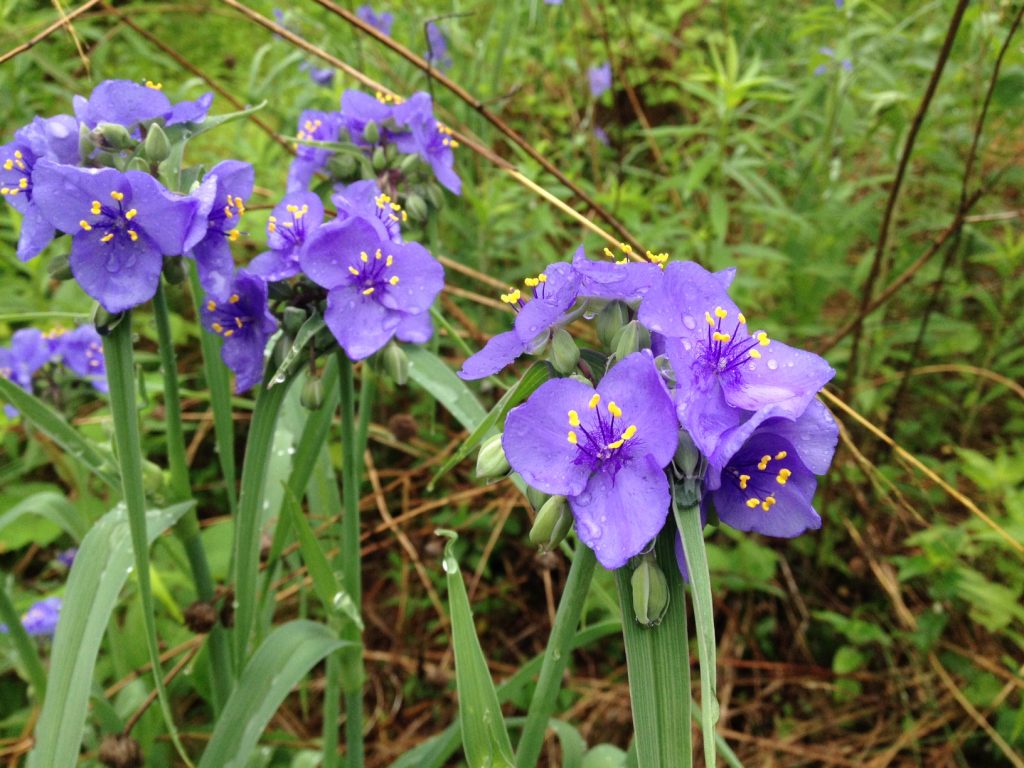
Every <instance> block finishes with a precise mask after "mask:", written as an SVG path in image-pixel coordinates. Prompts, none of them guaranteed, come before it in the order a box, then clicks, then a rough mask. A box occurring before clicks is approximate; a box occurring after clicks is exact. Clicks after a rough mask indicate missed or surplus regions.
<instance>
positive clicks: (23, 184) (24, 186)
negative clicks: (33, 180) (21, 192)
mask: <svg viewBox="0 0 1024 768" xmlns="http://www.w3.org/2000/svg"><path fill="white" fill-rule="evenodd" d="M18 186H19V187H21V188H22V189H28V179H26V178H21V179H19V180H18Z"/></svg>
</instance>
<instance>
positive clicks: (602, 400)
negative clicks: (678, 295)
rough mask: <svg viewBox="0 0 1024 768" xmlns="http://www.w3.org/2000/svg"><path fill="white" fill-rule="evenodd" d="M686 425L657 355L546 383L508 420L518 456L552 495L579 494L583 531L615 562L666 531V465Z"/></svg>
mask: <svg viewBox="0 0 1024 768" xmlns="http://www.w3.org/2000/svg"><path fill="white" fill-rule="evenodd" d="M678 433H679V425H678V422H677V421H676V418H675V412H674V409H673V406H672V399H671V398H670V397H669V394H668V392H667V391H666V389H665V386H664V384H662V382H661V378H660V377H659V375H658V372H657V369H656V368H655V366H654V361H653V359H652V358H651V356H650V354H648V353H644V352H637V353H635V354H632V355H629V356H628V357H626V358H625V359H623V360H622V361H621V362H620V363H618V364H617V365H616V366H615V367H614V368H612V369H611V371H610V372H609V373H608V375H607V376H605V377H604V378H603V379H602V380H601V382H600V383H599V384H598V385H597V389H596V391H595V390H594V388H593V387H591V386H590V385H589V384H585V383H583V382H581V381H577V380H575V379H555V380H552V381H547V382H545V383H544V384H542V385H541V386H540V387H539V388H538V389H537V391H536V392H534V393H533V394H532V395H531V396H530V397H529V399H528V400H527V401H526V402H525V403H524V404H522V405H520V406H518V407H516V408H514V409H512V411H511V412H510V413H509V415H508V419H507V420H506V422H505V432H504V436H503V438H502V444H503V445H504V447H505V454H506V455H507V456H508V461H509V464H511V465H512V468H513V469H514V470H515V471H517V472H519V473H520V474H521V475H522V476H523V479H524V480H526V482H527V483H528V484H529V485H531V486H532V487H534V488H536V489H537V490H540V491H543V492H544V493H551V494H558V495H561V496H565V497H567V498H568V499H569V505H570V507H571V508H572V512H573V516H574V517H575V519H576V528H577V531H578V533H579V536H580V539H581V540H582V541H583V543H585V544H586V545H587V546H588V547H590V548H591V549H593V550H594V553H595V554H596V555H597V559H598V560H599V561H600V563H601V564H602V565H603V566H604V567H605V568H608V569H614V568H619V567H621V566H623V565H625V564H626V562H627V561H628V560H629V558H630V557H633V556H635V555H637V554H639V553H640V552H641V551H643V549H644V548H645V547H646V546H647V544H648V543H649V542H650V541H651V540H652V539H653V538H654V537H655V536H657V535H658V531H660V530H661V529H662V526H664V524H665V519H666V517H667V516H668V509H669V486H668V479H667V478H666V477H665V472H664V468H665V467H666V466H667V465H668V463H669V462H670V461H671V460H672V455H673V454H674V453H675V450H676V444H677V442H678Z"/></svg>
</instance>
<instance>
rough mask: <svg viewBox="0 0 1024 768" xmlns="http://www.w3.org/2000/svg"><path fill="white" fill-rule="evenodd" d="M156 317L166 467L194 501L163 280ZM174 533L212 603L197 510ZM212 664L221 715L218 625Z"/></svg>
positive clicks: (175, 487) (177, 492)
mask: <svg viewBox="0 0 1024 768" xmlns="http://www.w3.org/2000/svg"><path fill="white" fill-rule="evenodd" d="M153 314H154V316H155V318H156V335H157V340H158V342H159V346H160V368H161V370H162V372H163V377H164V423H165V424H166V429H167V464H168V467H169V469H170V473H171V501H172V502H178V501H186V500H188V499H191V498H192V484H191V482H189V472H188V461H187V459H186V454H185V430H184V428H183V426H182V420H181V393H180V390H179V387H178V362H177V359H176V358H175V355H174V340H173V338H172V337H171V322H170V311H169V310H168V307H167V295H166V293H165V292H164V285H163V281H161V282H160V285H159V286H158V287H157V289H156V295H155V296H154V297H153ZM174 533H175V534H176V535H177V536H178V538H179V539H180V540H181V543H182V545H183V546H184V548H185V554H186V556H187V557H188V562H189V566H190V567H191V569H192V579H193V581H194V582H195V585H196V594H197V595H198V597H199V599H200V600H205V601H208V602H209V601H212V600H213V596H214V590H213V577H212V576H211V575H210V564H209V561H208V560H207V559H206V550H205V549H203V541H202V538H201V537H200V533H199V518H198V516H197V515H196V511H195V508H194V507H193V508H192V509H189V510H188V512H186V513H185V514H184V515H182V517H181V519H180V520H179V521H178V523H177V524H176V525H175V526H174ZM210 656H211V658H210V664H211V666H212V667H213V681H212V682H213V684H212V686H211V694H212V704H213V710H214V712H215V713H219V712H220V710H221V707H222V706H223V704H224V702H225V701H226V700H227V697H228V693H229V692H230V690H231V679H230V674H231V657H230V655H229V654H228V646H227V642H226V640H225V637H224V632H223V630H222V629H221V627H219V626H216V627H214V628H213V631H212V632H211V633H210Z"/></svg>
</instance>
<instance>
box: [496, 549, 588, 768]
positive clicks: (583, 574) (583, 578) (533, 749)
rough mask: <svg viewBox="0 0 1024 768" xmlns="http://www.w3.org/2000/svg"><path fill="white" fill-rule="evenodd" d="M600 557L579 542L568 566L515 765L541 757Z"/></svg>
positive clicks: (526, 767) (524, 766) (525, 766)
mask: <svg viewBox="0 0 1024 768" xmlns="http://www.w3.org/2000/svg"><path fill="white" fill-rule="evenodd" d="M596 562H597V560H596V559H595V557H594V552H593V551H592V550H591V549H590V547H588V546H586V545H585V544H583V543H582V542H580V543H579V544H578V545H577V546H576V551H575V553H574V555H573V558H572V565H571V566H570V567H569V576H568V578H567V579H566V582H565V589H564V591H563V592H562V598H561V600H560V601H559V603H558V612H557V613H556V614H555V623H554V626H552V627H551V636H550V637H549V638H548V646H547V648H546V649H545V651H544V662H543V664H542V665H541V668H540V677H539V678H538V679H537V687H536V688H535V689H534V691H533V698H532V699H531V700H530V708H529V709H528V710H527V712H526V723H525V724H524V725H523V733H522V736H520V738H519V744H518V746H517V749H516V768H533V766H535V765H537V762H538V759H539V758H540V751H541V748H542V747H543V746H544V733H545V731H547V727H548V720H549V719H550V718H551V715H552V713H553V712H554V708H555V698H556V697H557V695H558V691H559V690H560V689H561V686H562V675H563V674H564V673H565V667H566V665H567V664H568V663H569V658H570V656H571V654H572V647H573V640H574V639H575V637H576V628H577V627H578V626H579V623H580V616H581V614H582V613H583V603H584V602H585V600H586V598H587V592H588V591H589V590H590V581H591V579H592V578H593V576H594V564H595V563H596Z"/></svg>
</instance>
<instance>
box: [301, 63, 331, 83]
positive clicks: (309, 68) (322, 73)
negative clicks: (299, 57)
mask: <svg viewBox="0 0 1024 768" xmlns="http://www.w3.org/2000/svg"><path fill="white" fill-rule="evenodd" d="M299 69H301V70H304V71H306V72H309V79H310V80H312V81H313V82H314V83H316V84H317V85H319V86H321V87H323V88H330V87H331V85H333V84H334V70H333V69H331V68H330V67H318V66H317V65H316V64H314V63H313V62H311V61H304V62H302V63H301V64H300V65H299Z"/></svg>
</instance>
